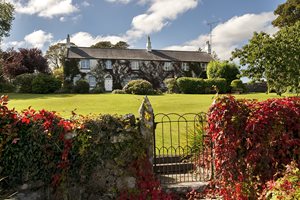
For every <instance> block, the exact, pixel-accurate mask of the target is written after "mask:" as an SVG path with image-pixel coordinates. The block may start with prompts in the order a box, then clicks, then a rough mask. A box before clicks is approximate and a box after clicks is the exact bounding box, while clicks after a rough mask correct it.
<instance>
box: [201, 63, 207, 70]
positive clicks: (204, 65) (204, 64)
mask: <svg viewBox="0 0 300 200" xmlns="http://www.w3.org/2000/svg"><path fill="white" fill-rule="evenodd" d="M206 66H207V63H201V69H202V70H203V71H206Z"/></svg>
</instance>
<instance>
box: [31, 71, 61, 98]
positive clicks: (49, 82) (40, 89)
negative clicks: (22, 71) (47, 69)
mask: <svg viewBox="0 0 300 200" xmlns="http://www.w3.org/2000/svg"><path fill="white" fill-rule="evenodd" d="M60 88H61V81H60V80H58V79H57V78H55V77H54V76H51V75H48V74H38V75H37V76H36V77H35V78H34V79H33V80H32V93H38V94H48V93H54V92H55V91H57V90H59V89H60Z"/></svg>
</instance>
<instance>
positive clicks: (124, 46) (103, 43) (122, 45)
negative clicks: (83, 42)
mask: <svg viewBox="0 0 300 200" xmlns="http://www.w3.org/2000/svg"><path fill="white" fill-rule="evenodd" d="M91 47H92V48H113V49H127V48H128V47H129V44H127V43H126V42H124V41H119V42H117V43H116V44H115V45H114V44H112V43H111V42H110V41H100V42H97V43H96V44H94V45H92V46H91Z"/></svg>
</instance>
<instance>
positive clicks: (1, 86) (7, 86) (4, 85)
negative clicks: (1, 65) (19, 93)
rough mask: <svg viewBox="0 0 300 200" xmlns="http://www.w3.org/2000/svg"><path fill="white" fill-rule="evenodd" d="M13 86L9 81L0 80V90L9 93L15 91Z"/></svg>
mask: <svg viewBox="0 0 300 200" xmlns="http://www.w3.org/2000/svg"><path fill="white" fill-rule="evenodd" d="M15 89H16V88H15V86H14V85H13V84H11V83H9V82H6V81H5V82H4V81H3V82H0V92H3V93H9V92H14V91H15Z"/></svg>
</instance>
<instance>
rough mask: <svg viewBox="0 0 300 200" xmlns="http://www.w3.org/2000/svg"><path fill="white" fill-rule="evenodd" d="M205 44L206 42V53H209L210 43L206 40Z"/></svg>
mask: <svg viewBox="0 0 300 200" xmlns="http://www.w3.org/2000/svg"><path fill="white" fill-rule="evenodd" d="M206 44H207V53H209V54H211V45H210V43H209V41H207V42H206Z"/></svg>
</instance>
